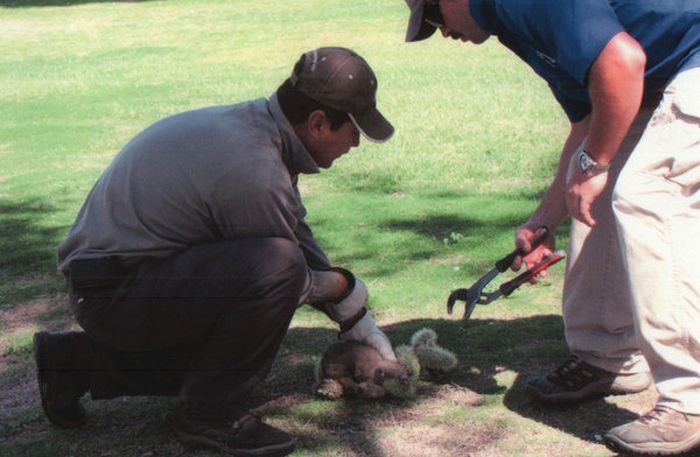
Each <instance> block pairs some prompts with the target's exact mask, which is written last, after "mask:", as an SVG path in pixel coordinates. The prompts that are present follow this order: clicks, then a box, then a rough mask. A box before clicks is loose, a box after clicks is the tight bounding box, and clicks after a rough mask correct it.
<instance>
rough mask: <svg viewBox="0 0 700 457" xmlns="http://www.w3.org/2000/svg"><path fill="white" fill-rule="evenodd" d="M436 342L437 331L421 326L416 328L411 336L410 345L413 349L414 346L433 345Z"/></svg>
mask: <svg viewBox="0 0 700 457" xmlns="http://www.w3.org/2000/svg"><path fill="white" fill-rule="evenodd" d="M436 344H437V333H435V330H433V329H431V328H422V329H420V330H417V331H416V332H415V333H414V334H413V336H411V347H413V348H414V349H415V348H416V346H423V347H424V346H434V345H436Z"/></svg>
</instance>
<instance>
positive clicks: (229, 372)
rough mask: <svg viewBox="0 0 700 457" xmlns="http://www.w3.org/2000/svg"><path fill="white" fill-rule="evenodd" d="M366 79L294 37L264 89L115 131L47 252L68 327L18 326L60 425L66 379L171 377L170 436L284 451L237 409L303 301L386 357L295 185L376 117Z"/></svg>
mask: <svg viewBox="0 0 700 457" xmlns="http://www.w3.org/2000/svg"><path fill="white" fill-rule="evenodd" d="M376 91H377V79H376V77H375V75H374V73H373V72H372V69H371V68H370V67H369V65H368V64H367V62H366V61H365V60H364V59H363V58H362V57H360V56H359V55H357V54H356V53H354V52H353V51H351V50H349V49H344V48H336V47H328V48H319V49H316V50H313V51H310V52H307V53H305V54H304V55H303V56H302V57H301V59H300V60H299V61H298V62H297V64H296V66H295V67H294V70H293V72H292V75H291V77H290V78H289V79H287V80H286V81H285V82H284V83H283V84H282V85H281V86H280V87H279V88H278V89H277V91H276V93H275V94H274V95H272V96H271V97H270V99H269V100H267V99H264V98H260V99H257V100H252V101H248V102H244V103H240V104H236V105H230V106H217V107H210V108H204V109H200V110H196V111H190V112H186V113H182V114H178V115H175V116H172V117H168V118H166V119H163V120H161V121H159V122H156V123H155V124H153V125H152V126H150V127H148V128H147V129H146V130H144V131H143V132H141V133H140V134H138V135H137V136H136V137H135V138H134V139H132V140H131V141H130V142H129V143H128V144H127V145H126V146H125V147H124V149H123V150H122V151H121V152H120V153H119V154H118V155H117V156H116V158H115V159H114V161H113V162H112V164H111V165H110V166H109V167H108V168H107V170H106V171H105V172H104V174H103V175H102V176H101V177H100V179H99V180H98V181H97V183H96V184H95V186H94V188H93V189H92V191H91V192H90V194H89V195H88V197H87V200H86V201H85V204H84V205H83V207H82V209H81V210H80V213H79V214H78V217H77V220H76V222H75V225H74V226H73V228H72V229H71V231H70V233H69V234H68V237H67V239H66V240H65V241H63V242H62V243H61V245H60V246H59V269H60V271H62V272H63V273H64V274H65V275H66V278H67V280H68V285H69V290H70V300H71V305H72V308H73V311H74V314H75V316H76V319H77V321H78V323H79V324H80V325H81V327H82V328H83V329H84V330H85V332H70V333H54V334H50V333H46V332H41V333H38V334H36V335H35V337H34V351H35V357H36V360H37V368H38V369H37V372H38V378H39V385H40V392H41V400H42V406H43V408H44V411H45V413H46V415H47V417H48V418H49V420H50V421H51V422H52V423H54V424H56V425H58V426H60V427H77V426H80V425H82V424H83V423H84V421H85V410H84V409H83V407H82V405H81V403H80V397H82V396H83V395H84V394H85V393H87V392H90V393H91V395H92V398H93V399H107V398H114V397H117V396H121V395H178V396H179V403H178V408H177V410H176V411H175V412H173V413H172V414H171V415H170V416H169V420H168V421H169V423H170V425H171V426H172V428H173V429H174V431H175V432H176V433H177V435H178V437H179V438H180V439H181V440H182V441H183V442H184V443H186V444H194V445H198V446H204V447H208V448H213V449H219V450H222V451H226V452H231V453H234V454H235V455H258V456H262V455H286V454H288V453H289V452H291V451H292V450H293V449H294V446H295V440H294V439H293V438H292V437H291V436H290V435H288V434H287V433H285V432H283V431H281V430H277V429H275V428H273V427H271V426H269V425H266V424H264V423H263V422H261V421H260V420H259V419H257V418H256V417H255V416H252V415H251V414H250V413H249V412H248V411H247V409H246V405H245V400H246V398H247V397H248V395H249V393H250V392H251V390H252V389H253V388H254V387H255V386H257V385H258V384H259V383H260V382H261V381H262V380H263V379H264V378H265V376H266V375H267V373H268V372H269V370H270V367H271V365H272V363H273V360H274V358H275V355H276V354H277V351H278V349H279V346H280V344H281V342H282V339H283V338H284V336H285V334H286V332H287V329H288V326H289V324H290V321H291V319H292V316H293V314H294V311H295V310H296V308H297V307H298V306H299V305H301V304H304V303H308V304H311V305H313V306H314V307H316V308H318V309H320V310H321V311H323V312H325V313H326V314H327V315H328V316H329V317H330V318H331V319H333V320H334V321H335V322H337V323H338V324H339V326H340V331H341V333H340V335H339V337H340V339H343V340H356V341H363V342H365V343H368V344H370V345H372V346H374V347H375V348H376V349H378V350H379V352H380V353H381V354H382V356H383V357H385V358H387V359H391V360H395V356H394V353H393V351H392V348H391V345H390V343H389V341H388V339H387V337H386V336H385V335H384V333H382V331H381V330H379V329H378V328H377V326H376V324H375V321H374V319H373V318H372V317H371V316H370V315H369V314H368V313H367V311H366V308H365V305H366V303H367V290H366V288H365V286H364V285H363V283H362V282H361V281H360V280H359V279H357V278H356V277H355V276H354V275H353V274H352V273H351V272H350V271H348V270H344V269H341V268H332V266H331V263H330V261H329V260H328V258H327V257H326V255H325V254H324V252H323V250H322V249H321V248H320V247H319V245H318V244H317V242H316V241H315V239H314V237H313V236H312V233H311V230H310V229H309V226H308V225H307V224H306V222H305V220H304V218H305V215H306V211H305V209H304V206H303V205H302V202H301V197H300V194H299V189H298V187H297V180H298V175H299V174H300V173H318V172H319V168H329V167H330V166H331V165H332V164H333V161H334V160H336V159H337V158H339V157H341V156H342V155H343V154H345V153H347V152H348V151H349V150H350V149H351V148H353V147H356V146H358V144H359V135H360V133H362V134H363V135H364V136H365V137H366V138H368V139H369V140H372V141H378V142H382V141H385V140H387V139H389V137H390V136H391V135H392V134H393V131H394V129H393V127H392V125H391V124H390V123H389V122H388V121H387V120H386V119H385V118H384V117H383V116H382V114H381V113H380V112H379V111H377V108H376V99H375V95H376Z"/></svg>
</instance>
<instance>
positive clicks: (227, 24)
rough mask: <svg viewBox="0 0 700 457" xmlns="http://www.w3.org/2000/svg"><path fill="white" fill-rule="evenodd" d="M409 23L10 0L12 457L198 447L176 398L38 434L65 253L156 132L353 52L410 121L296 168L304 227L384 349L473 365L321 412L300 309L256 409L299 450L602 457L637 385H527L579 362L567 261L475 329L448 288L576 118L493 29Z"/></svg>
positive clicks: (4, 135)
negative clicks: (308, 56)
mask: <svg viewBox="0 0 700 457" xmlns="http://www.w3.org/2000/svg"><path fill="white" fill-rule="evenodd" d="M69 4H70V5H69ZM406 20H407V9H406V8H405V5H404V2H402V1H401V0H394V1H382V2H377V1H376V0H355V1H352V2H348V1H339V0H325V1H320V0H303V1H302V0H287V1H284V2H280V1H271V0H258V1H255V2H251V1H243V0H219V1H217V0H197V1H193V0H189V1H187V0H169V1H142V2H138V1H136V2H106V1H77V2H62V1H58V0H54V1H51V0H46V1H31V0H27V1H15V2H12V1H2V0H0V253H1V254H2V255H0V279H1V282H0V391H2V394H1V395H0V454H2V455H11V456H47V455H49V456H52V455H56V456H68V455H71V456H140V457H145V456H166V455H167V456H170V455H189V454H187V452H186V451H184V450H183V449H182V448H181V447H180V445H179V444H177V443H175V442H173V441H172V439H171V437H170V435H169V434H168V433H167V431H166V430H165V428H164V426H163V424H162V421H161V417H162V415H163V414H164V413H165V412H166V411H167V410H168V408H169V407H170V406H171V404H172V399H153V398H131V399H117V400H113V401H108V402H90V401H88V402H87V408H88V412H89V414H90V421H89V423H88V425H87V426H86V427H85V428H83V429H81V430H79V431H71V432H66V431H61V430H57V429H54V428H52V427H50V426H48V424H47V422H46V420H45V419H44V417H43V414H42V412H41V409H40V406H39V405H38V397H37V391H36V387H35V380H34V371H33V370H34V368H33V365H32V362H31V354H30V352H31V350H30V345H31V334H32V333H33V332H34V331H36V330H37V329H39V328H49V329H66V328H70V327H71V326H72V325H73V323H72V320H71V316H70V313H69V310H68V308H67V305H66V296H65V290H64V285H63V281H62V278H61V277H60V276H59V275H58V274H57V273H56V272H55V257H56V246H57V244H58V243H59V242H60V241H61V240H62V239H63V237H64V236H65V235H66V233H67V231H68V229H69V227H70V225H71V224H72V222H73V220H74V218H75V215H76V213H77V211H78V209H79V208H80V205H81V204H82V202H83V199H84V198H85V196H86V194H87V193H88V191H89V190H90V188H91V186H92V185H93V183H94V181H95V180H96V179H97V177H98V176H99V174H100V173H101V171H102V170H103V169H104V168H105V167H106V166H107V165H108V163H109V162H110V160H111V159H112V157H113V156H114V155H115V154H116V152H117V151H118V150H119V149H120V147H121V146H122V145H123V144H124V143H125V142H126V141H128V140H129V139H130V138H131V137H132V136H133V135H134V134H136V133H138V132H139V131H140V130H142V129H143V128H144V127H146V126H147V125H148V124H150V123H152V122H154V121H156V120H158V119H159V118H161V117H164V116H166V115H169V114H173V113H176V112H179V111H183V110H187V109H192V108H197V107H202V106H207V105H216V104H231V103H234V102H238V101H242V100H246V99H249V98H254V97H261V96H269V95H270V94H271V93H272V92H273V91H274V90H275V89H276V87H277V85H278V84H279V83H280V82H282V81H283V80H284V79H285V78H286V77H287V76H288V75H289V73H290V71H291V66H292V65H293V63H294V62H295V61H296V60H297V59H298V57H299V56H300V55H301V54H302V53H303V52H304V51H306V50H309V49H312V48H315V47H318V46H328V45H340V46H346V47H349V48H352V49H355V50H356V51H358V52H359V53H360V54H361V55H363V56H364V57H365V58H366V59H367V60H368V61H369V62H370V64H371V65H372V67H373V68H374V70H375V72H376V73H377V76H378V78H379V86H380V88H379V106H380V109H381V110H382V111H383V112H384V113H385V115H386V116H387V117H388V118H389V119H390V120H391V121H392V122H393V123H394V125H395V126H396V128H397V131H396V135H395V137H394V138H393V139H392V140H391V141H389V142H388V143H386V144H382V145H376V144H371V143H367V142H363V143H362V145H361V146H360V148H358V149H357V150H355V151H354V152H352V153H351V154H350V155H348V156H346V157H344V158H343V159H341V160H340V161H338V162H337V163H336V165H335V166H334V168H333V169H331V170H328V171H325V172H323V173H322V174H321V175H315V176H304V177H302V178H301V187H302V192H303V194H304V201H305V204H306V206H307V209H308V210H309V216H308V221H309V222H310V224H311V225H312V227H313V228H314V230H315V233H316V235H317V237H318V238H319V240H320V241H321V242H322V244H323V245H324V247H325V248H326V250H327V252H328V254H329V256H330V257H331V259H332V260H333V261H334V263H336V264H338V265H340V266H344V267H346V268H350V269H352V270H353V271H355V272H356V273H357V274H358V275H359V276H361V277H362V278H363V279H364V280H365V281H366V283H367V284H368V286H369V288H370V295H371V298H370V305H371V307H372V309H373V312H374V314H375V315H376V317H377V318H378V320H379V322H380V324H381V325H382V326H383V327H384V328H385V330H386V331H387V333H388V335H389V336H390V338H391V339H392V341H393V342H394V343H395V344H397V345H398V344H402V343H406V342H407V341H408V339H409V338H410V335H411V334H412V332H414V331H415V330H417V329H419V328H421V327H423V326H429V327H432V328H433V329H435V330H436V331H437V332H438V334H439V335H440V343H442V344H443V345H444V346H446V347H448V348H450V349H452V350H453V351H454V352H456V353H457V355H458V356H459V359H460V366H459V368H458V370H457V371H456V372H455V373H453V374H452V375H451V377H449V379H447V380H444V381H441V382H439V383H425V384H424V385H422V386H421V388H420V390H419V396H418V397H417V398H416V399H415V400H412V401H407V402H400V401H396V400H388V401H382V402H375V403H363V402H356V401H348V402H327V401H320V400H318V399H317V398H315V397H314V396H313V395H311V385H312V384H313V367H314V363H315V360H316V357H317V355H318V354H319V353H321V352H322V351H323V350H324V348H325V347H327V346H328V345H329V344H330V343H331V342H332V341H333V340H334V338H335V333H334V328H333V326H332V325H331V323H330V322H328V321H327V320H326V319H325V318H324V317H323V316H321V315H319V313H317V312H315V311H313V310H311V309H306V308H303V309H301V310H300V311H299V312H298V313H297V316H296V317H295V319H294V322H293V325H292V329H291V330H290V332H289V335H288V337H287V338H286V340H285V343H284V345H283V348H282V351H281V353H280V356H279V359H278V361H277V363H276V365H275V367H274V368H273V371H272V373H271V375H270V377H269V378H268V380H267V381H266V382H265V383H264V385H263V386H261V387H260V389H259V390H258V391H257V392H256V395H255V397H254V398H253V399H251V402H252V403H253V406H256V407H258V408H259V409H260V411H261V412H262V413H264V414H265V416H266V417H267V418H268V419H269V420H270V421H271V422H272V423H273V424H276V425H278V426H280V427H283V428H285V429H286V430H289V431H290V432H292V433H294V434H295V435H297V436H298V437H299V438H300V446H299V450H298V451H297V453H296V454H295V455H299V456H302V455H303V456H326V455H327V456H428V455H484V456H509V455H523V454H529V455H551V456H559V455H580V456H584V455H586V456H588V455H601V456H603V455H610V453H609V452H608V451H607V450H606V449H605V448H604V447H603V446H602V445H600V444H598V443H597V442H596V441H595V435H596V434H599V433H602V432H604V431H605V430H607V428H609V427H610V426H613V425H616V424H617V423H619V422H623V421H625V420H627V419H629V418H630V417H632V415H633V413H635V412H638V411H640V410H641V409H643V406H641V405H642V404H643V403H644V402H645V401H648V400H649V399H648V398H647V397H645V396H644V395H645V394H640V396H635V397H632V398H616V399H607V400H600V401H598V402H593V403H591V404H589V405H586V406H582V407H577V408H574V409H573V410H566V411H553V412H548V411H544V410H541V409H539V408H537V407H536V406H535V405H532V404H531V403H530V402H528V401H527V400H526V399H525V398H524V396H523V391H522V387H523V383H524V380H525V379H526V378H527V377H528V376H531V375H534V374H539V373H542V372H544V371H545V370H547V369H550V368H552V367H553V366H555V365H556V364H557V363H558V362H559V361H560V359H561V357H563V356H564V355H565V354H566V347H565V344H564V342H563V335H562V325H561V319H560V317H559V300H560V297H561V292H560V290H561V283H562V271H563V265H561V264H560V265H557V266H556V267H554V268H553V270H552V274H551V275H550V277H549V278H548V279H547V280H546V281H543V282H541V283H540V284H538V285H536V286H526V287H523V288H521V289H519V290H518V291H517V292H516V293H514V294H513V296H512V297H511V298H509V299H504V300H499V301H497V302H495V303H494V304H492V305H490V306H488V307H480V308H477V310H476V311H475V313H474V315H473V318H472V320H471V321H469V322H467V323H463V322H462V321H461V320H459V316H461V312H462V310H461V309H459V310H458V312H457V314H458V315H457V316H448V315H447V314H446V313H445V299H446V297H447V295H448V294H449V292H450V291H451V290H452V289H454V288H457V287H465V286H467V285H469V284H471V282H473V281H474V280H475V279H476V278H477V277H478V276H480V275H481V274H483V273H485V272H486V271H487V270H488V269H489V268H491V266H492V263H493V262H494V261H495V260H497V259H498V258H500V257H501V256H502V255H504V254H506V253H507V252H508V251H509V250H510V249H512V245H513V231H514V228H515V227H516V226H517V225H519V224H520V223H522V222H524V221H525V220H526V219H527V217H528V216H529V214H530V212H531V211H532V210H533V209H534V208H535V206H536V204H537V202H538V200H539V197H540V195H541V193H542V192H543V191H544V189H545V188H546V186H547V185H548V183H549V180H550V179H551V176H552V175H553V172H554V169H555V166H556V161H557V156H558V150H559V147H560V143H561V142H562V140H563V137H564V136H565V134H566V131H567V123H566V119H565V117H564V115H563V114H562V113H561V112H560V110H559V108H558V107H557V105H556V104H555V102H554V101H553V99H552V97H551V96H550V95H549V92H548V89H547V88H546V86H545V84H544V83H543V82H541V81H540V80H539V79H538V78H536V77H535V75H534V74H532V72H531V71H530V70H529V69H528V68H527V67H526V66H525V65H524V64H523V63H521V62H520V61H519V60H517V58H515V57H514V56H512V55H511V54H509V53H508V52H507V51H506V50H505V49H504V48H502V47H501V46H500V45H499V44H498V43H497V42H496V40H495V39H492V40H491V41H489V42H487V43H486V44H484V45H482V46H479V47H475V46H472V45H463V44H462V43H458V42H453V41H452V40H443V39H440V38H435V39H432V40H428V41H426V42H421V43H415V44H410V45H409V44H406V43H404V42H403V34H404V30H405V23H406ZM559 235H560V237H559V239H560V245H561V247H565V245H566V241H567V235H566V231H565V230H560V233H559ZM510 276H511V275H508V276H507V277H510ZM646 395H649V394H646ZM572 411H573V412H572ZM115 436H118V439H115ZM199 455H207V453H201V454H199Z"/></svg>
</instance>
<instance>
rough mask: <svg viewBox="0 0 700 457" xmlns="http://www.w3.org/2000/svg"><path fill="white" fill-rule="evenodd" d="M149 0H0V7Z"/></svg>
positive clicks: (145, 0) (142, 0)
mask: <svg viewBox="0 0 700 457" xmlns="http://www.w3.org/2000/svg"><path fill="white" fill-rule="evenodd" d="M147 1H151V0H0V7H5V8H28V7H36V6H76V5H85V4H88V3H143V2H147Z"/></svg>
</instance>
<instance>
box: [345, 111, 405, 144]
mask: <svg viewBox="0 0 700 457" xmlns="http://www.w3.org/2000/svg"><path fill="white" fill-rule="evenodd" d="M348 116H349V117H350V120H351V121H352V123H353V124H355V127H357V130H359V131H360V133H361V134H362V136H364V137H365V138H367V139H368V140H369V141H372V142H374V143H383V142H385V141H386V140H388V139H389V138H391V136H392V135H393V134H394V126H393V125H391V122H389V121H388V120H387V119H386V118H385V117H384V116H382V113H380V112H379V111H378V110H377V109H376V108H375V109H373V110H371V111H368V112H366V113H363V114H352V113H348Z"/></svg>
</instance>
